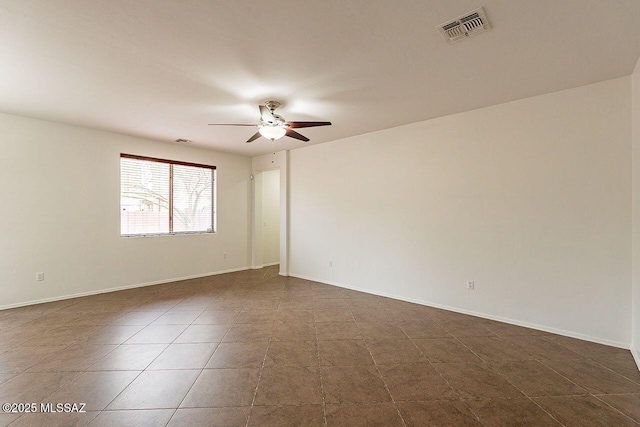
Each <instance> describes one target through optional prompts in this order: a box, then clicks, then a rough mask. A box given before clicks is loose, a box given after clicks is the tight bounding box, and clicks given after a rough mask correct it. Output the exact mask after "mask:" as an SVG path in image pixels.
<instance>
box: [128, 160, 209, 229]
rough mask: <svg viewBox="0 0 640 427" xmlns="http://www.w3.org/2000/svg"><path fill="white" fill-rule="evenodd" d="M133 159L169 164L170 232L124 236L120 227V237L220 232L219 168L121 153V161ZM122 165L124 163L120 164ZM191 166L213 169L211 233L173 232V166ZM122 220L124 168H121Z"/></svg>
mask: <svg viewBox="0 0 640 427" xmlns="http://www.w3.org/2000/svg"><path fill="white" fill-rule="evenodd" d="M122 159H133V160H142V161H149V162H156V163H166V164H169V232H168V233H144V234H123V233H122V225H120V237H122V238H133V237H158V236H182V235H190V234H216V233H217V232H218V221H217V217H216V208H217V197H216V192H217V169H218V168H217V167H215V166H213V165H205V164H202V163H191V162H183V161H180V160H169V159H161V158H158V157H149V156H139V155H136V154H126V153H120V160H122ZM120 164H121V165H122V163H120ZM174 165H177V166H190V167H196V168H202V169H211V231H173V166H174ZM120 218H122V167H121V168H120Z"/></svg>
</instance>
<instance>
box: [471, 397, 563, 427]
mask: <svg viewBox="0 0 640 427" xmlns="http://www.w3.org/2000/svg"><path fill="white" fill-rule="evenodd" d="M465 404H466V405H467V406H469V407H470V408H471V410H472V411H473V412H474V413H475V414H476V415H477V416H478V418H480V422H481V423H482V424H483V425H484V426H485V427H504V426H515V425H518V426H532V427H533V426H535V427H560V426H561V424H559V423H558V422H557V421H556V420H554V419H553V418H552V417H551V416H549V414H547V413H546V412H545V411H544V410H542V409H540V407H539V406H538V405H536V404H535V403H533V402H532V401H531V400H529V399H491V400H467V401H465Z"/></svg>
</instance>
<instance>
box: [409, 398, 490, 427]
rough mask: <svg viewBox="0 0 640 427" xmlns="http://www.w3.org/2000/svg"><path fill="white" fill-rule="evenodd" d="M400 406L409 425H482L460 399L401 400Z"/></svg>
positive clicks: (442, 426) (461, 426) (415, 426)
mask: <svg viewBox="0 0 640 427" xmlns="http://www.w3.org/2000/svg"><path fill="white" fill-rule="evenodd" d="M398 408H399V409H400V413H401V414H402V418H403V419H404V421H405V423H406V425H407V426H408V427H419V426H420V427H421V426H439V427H440V426H441V427H446V426H456V427H481V426H482V424H480V422H478V420H477V419H476V417H475V416H474V414H473V413H472V412H471V411H470V410H469V409H468V408H467V407H466V406H465V405H464V404H463V403H462V402H460V401H452V400H435V401H431V402H400V403H398Z"/></svg>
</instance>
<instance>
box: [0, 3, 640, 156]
mask: <svg viewBox="0 0 640 427" xmlns="http://www.w3.org/2000/svg"><path fill="white" fill-rule="evenodd" d="M480 6H484V7H485V11H486V13H487V16H488V18H489V20H490V22H491V24H492V25H493V29H492V30H491V31H489V32H487V33H483V34H480V35H478V36H475V37H473V38H470V39H468V40H465V41H464V42H461V43H458V44H454V45H449V44H448V43H446V42H445V41H443V40H442V38H441V36H440V35H439V34H438V33H437V31H436V30H435V26H436V25H438V24H441V23H443V22H445V21H447V20H449V19H452V18H455V17H457V16H459V15H461V14H463V13H466V12H469V11H471V10H473V9H476V8H478V7H480ZM639 22H640V1H638V0H562V1H558V0H484V1H474V0H448V1H444V0H395V1H394V0H325V1H301V0H270V1H264V2H262V1H256V0H235V1H228V0H200V1H198V0H180V1H175V0H102V1H87V0H0V111H2V112H5V113H12V114H19V115H24V116H29V117H35V118H41V119H46V120H53V121H59V122H63V123H70V124H75V125H80V126H87V127H91V128H96V129H104V130H109V131H114V132H120V133H124V134H130V135H137V136H144V137H149V138H153V139H158V140H162V141H172V140H175V139H176V138H185V139H190V140H192V141H193V144H194V145H199V146H204V147H208V148H212V149H218V150H224V151H229V152H234V153H237V154H242V155H247V156H255V155H260V154H264V153H268V152H270V151H273V150H274V147H273V145H272V143H271V142H270V141H268V140H266V139H264V138H261V139H258V140H257V141H255V142H254V143H252V144H245V143H244V141H245V140H246V139H247V138H248V137H249V136H251V135H252V134H253V133H254V132H255V130H254V129H252V128H241V127H239V128H220V127H211V126H207V123H211V122H232V123H256V122H257V121H258V109H257V105H258V104H260V103H262V102H264V101H265V100H267V99H275V100H278V101H281V102H283V106H282V107H281V108H280V109H279V110H277V112H278V113H279V114H281V115H283V116H284V117H285V118H286V119H287V120H329V121H332V122H333V126H330V127H321V128H310V129H301V130H300V132H301V133H303V134H305V135H306V136H308V137H309V138H310V139H311V142H310V143H309V144H314V143H321V142H326V141H331V140H335V139H339V138H343V137H348V136H352V135H357V134H362V133H366V132H371V131H375V130H379V129H384V128H390V127H394V126H399V125H403V124H407V123H412V122H417V121H421V120H426V119H430V118H434V117H440V116H444V115H447V114H452V113H456V112H461V111H468V110H471V109H475V108H480V107H485V106H488V105H494V104H498V103H502V102H507V101H510V100H515V99H520V98H525V97H529V96H533V95H539V94H543V93H549V92H553V91H557V90H561V89H567V88H571V87H577V86H581V85H585V84H589V83H594V82H598V81H602V80H607V79H612V78H616V77H621V76H625V75H629V74H631V72H632V71H633V67H634V65H635V63H636V61H637V60H638V57H639V56H640V25H639V24H638V23H639ZM303 144H304V143H302V142H300V141H297V140H293V139H290V138H283V139H281V140H279V141H276V142H275V144H274V145H275V150H278V151H279V150H282V149H293V148H297V147H300V146H302V145H303Z"/></svg>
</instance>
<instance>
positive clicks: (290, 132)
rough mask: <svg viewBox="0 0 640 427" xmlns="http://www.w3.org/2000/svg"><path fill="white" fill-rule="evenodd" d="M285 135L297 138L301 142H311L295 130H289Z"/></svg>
mask: <svg viewBox="0 0 640 427" xmlns="http://www.w3.org/2000/svg"><path fill="white" fill-rule="evenodd" d="M285 135H286V136H288V137H289V138H295V139H299V140H300V141H304V142H309V138H307V137H306V136H304V135H300V134H299V133H298V132H296V131H295V130H293V129H287V133H286V134H285Z"/></svg>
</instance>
